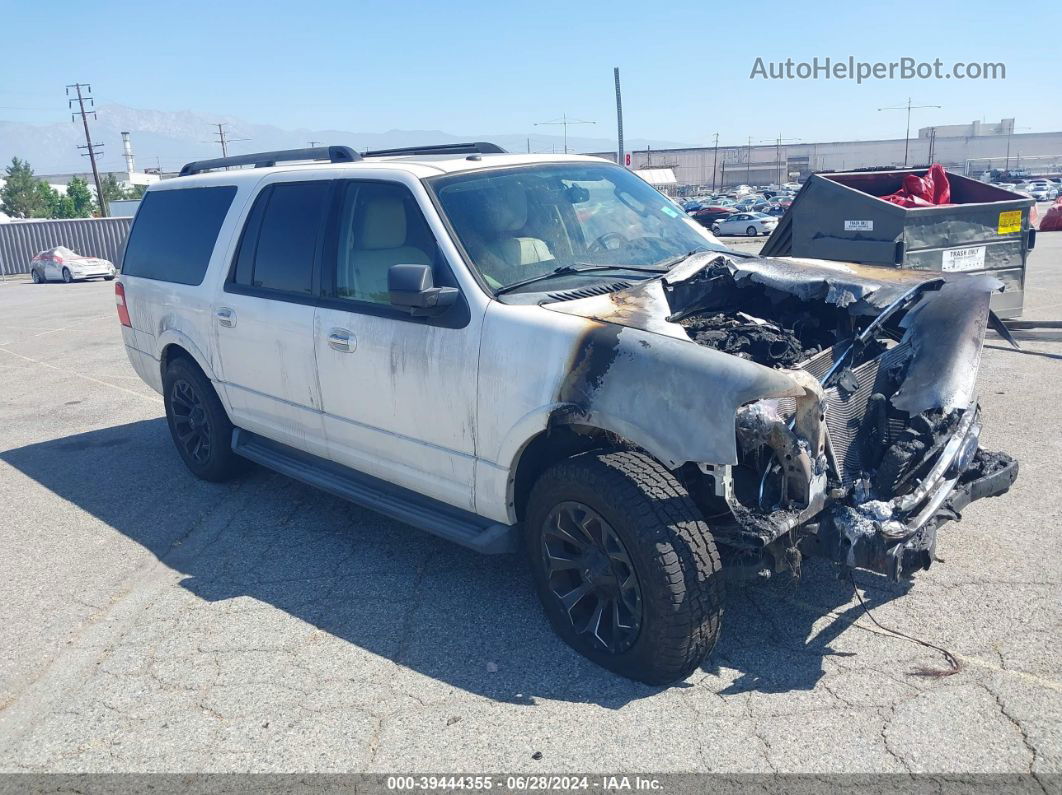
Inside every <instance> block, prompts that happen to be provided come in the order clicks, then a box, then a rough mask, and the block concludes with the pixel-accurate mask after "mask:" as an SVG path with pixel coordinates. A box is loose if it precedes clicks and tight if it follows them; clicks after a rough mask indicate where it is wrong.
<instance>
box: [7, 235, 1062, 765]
mask: <svg viewBox="0 0 1062 795" xmlns="http://www.w3.org/2000/svg"><path fill="white" fill-rule="evenodd" d="M762 242H763V239H762V238H758V239H750V240H748V241H747V242H744V243H742V244H741V248H742V249H744V250H750V249H751V250H758V248H759V246H760V245H762ZM1060 274H1062V234H1044V235H1041V236H1040V239H1039V241H1038V245H1037V248H1036V250H1035V251H1034V252H1033V254H1032V257H1031V260H1030V276H1029V283H1028V285H1027V292H1026V299H1025V304H1026V311H1025V316H1024V317H1025V319H1042V320H1055V319H1058V318H1060V317H1062V275H1060ZM1016 336H1017V337H1018V338H1019V340H1020V342H1021V345H1022V347H1023V352H1016V351H1014V350H1012V349H1011V348H1010V347H1009V346H1007V345H1006V343H1004V342H1002V341H1001V340H1000V339H999V338H998V337H995V336H994V335H990V336H989V338H988V340H987V342H986V348H985V353H984V358H983V362H982V373H981V381H980V383H981V392H980V394H981V403H982V406H983V409H984V420H985V430H984V435H983V436H982V439H983V442H984V444H985V446H987V447H989V448H990V449H1003V450H1006V451H1008V452H1010V453H1011V454H1013V455H1014V456H1015V457H1017V458H1018V459H1019V460H1020V463H1021V473H1020V475H1019V478H1018V482H1017V484H1016V485H1015V487H1014V488H1013V489H1012V490H1011V491H1010V493H1008V494H1006V495H1004V496H1002V497H1000V498H996V499H992V500H984V501H981V502H978V503H976V504H974V505H972V506H971V507H970V508H969V509H968V511H967V512H966V515H965V516H964V518H963V521H962V522H961V524H955V525H949V526H947V527H946V528H945V529H944V531H943V532H942V534H941V538H940V542H939V546H938V554H939V556H940V558H941V559H942V562H939V563H937V564H935V565H934V566H933V567H932V569H931V570H930V571H929V572H925V573H923V574H921V575H919V576H918V577H917V578H916V580H915V581H914V583H913V584H911V585H910V586H907V585H901V584H893V583H890V582H887V581H883V580H881V579H878V578H875V577H873V576H870V575H862V576H857V578H856V582H857V584H858V587H859V589H860V593H861V594H862V595H863V598H864V599H865V600H866V603H867V605H868V606H869V607H870V609H871V610H872V612H873V615H874V617H875V618H876V619H877V621H879V622H880V623H881V624H882V625H884V626H886V627H894V628H896V629H898V630H900V631H902V632H904V633H907V634H910V635H913V636H916V637H918V638H921V639H924V640H926V641H928V642H931V643H934V644H937V645H941V646H944V647H946V648H947V649H949V650H950V651H951V652H953V653H954V654H955V655H956V656H957V657H958V658H959V660H960V662H961V664H962V670H961V671H960V672H959V673H958V674H955V675H953V676H946V677H937V676H926V675H922V674H919V673H918V671H919V669H924V668H931V669H941V668H942V667H943V665H944V663H943V660H942V659H941V656H940V654H939V653H938V652H935V651H933V650H931V649H928V648H925V647H922V646H919V645H916V644H914V643H912V642H910V641H908V640H903V639H899V638H897V637H895V636H892V635H890V634H889V633H888V632H886V631H884V630H882V629H880V628H879V627H878V626H875V625H874V624H873V623H871V621H870V620H869V619H868V617H867V616H866V615H865V613H864V611H863V608H862V607H861V606H860V604H859V602H858V601H857V600H856V598H855V597H854V596H853V594H852V592H851V587H850V585H849V583H848V582H847V580H840V579H838V578H837V576H836V573H835V571H834V570H833V569H832V568H831V567H829V566H827V565H824V564H818V563H814V562H809V563H807V564H806V565H805V566H804V570H803V576H802V578H801V579H800V580H799V581H792V580H789V579H787V578H777V579H775V580H774V581H772V582H770V583H768V584H766V585H764V586H760V587H751V588H746V589H742V590H732V591H731V592H730V594H729V601H728V604H727V612H726V614H725V617H724V629H723V634H722V638H721V640H720V643H719V645H718V647H717V648H716V650H715V652H714V653H713V655H712V656H711V658H710V660H709V663H708V664H707V665H706V666H705V667H704V668H703V670H701V671H699V672H697V673H696V674H695V675H694V676H692V677H691V678H690V679H689V680H688V681H687V682H685V683H684V684H683V685H680V686H677V687H671V688H663V689H657V688H650V687H647V686H644V685H640V684H635V683H632V682H630V681H627V680H623V679H620V678H617V677H616V676H614V675H611V674H609V673H607V672H605V671H604V670H602V669H600V668H598V667H596V666H594V665H593V664H591V663H589V662H588V661H587V660H585V659H583V658H582V657H580V656H578V655H577V654H576V653H575V652H573V651H572V650H571V649H569V648H568V647H567V646H565V645H564V644H563V643H562V642H561V641H560V640H559V639H558V638H557V637H556V636H555V635H554V634H553V632H552V631H551V630H550V629H549V627H548V625H547V623H546V620H545V618H544V616H543V614H542V612H541V610H540V608H539V606H538V603H537V601H536V599H535V597H534V595H533V593H532V588H531V583H530V577H529V573H528V571H527V570H526V567H525V565H524V563H523V561H522V560H521V559H520V558H519V557H516V556H499V557H489V558H484V557H480V556H477V555H475V554H474V553H471V552H468V551H466V550H464V549H461V548H458V547H455V546H451V545H449V544H447V543H445V542H443V541H440V540H438V539H436V538H433V537H431V536H428V535H426V534H423V533H420V532H418V531H416V530H413V529H411V528H409V527H406V526H404V525H402V524H400V523H397V522H394V521H391V520H389V519H386V518H383V517H381V516H379V515H376V514H374V513H371V512H368V511H364V510H362V509H360V508H358V507H356V506H353V505H350V504H348V503H344V502H341V501H339V500H337V499H334V498H332V497H331V496H328V495H326V494H323V493H321V492H318V491H314V490H312V489H309V488H307V487H304V486H302V485H300V484H298V483H296V482H294V481H291V480H288V479H287V478H285V477H282V476H280V475H276V474H271V473H269V472H267V471H264V470H260V469H259V470H254V471H252V472H251V473H250V474H249V475H247V476H246V477H244V478H243V479H242V480H240V481H238V482H234V483H229V484H224V485H214V484H208V483H204V482H200V481H197V480H195V479H194V478H193V477H192V476H191V475H190V474H189V473H188V472H187V470H186V469H185V467H184V466H183V465H182V464H181V462H180V460H179V458H178V456H177V454H176V452H175V451H174V448H173V446H172V444H171V442H170V438H169V433H168V430H167V427H166V423H165V420H164V418H163V410H162V401H161V399H160V398H159V396H158V395H156V394H155V393H154V392H152V391H151V390H150V389H149V388H148V387H146V386H145V385H144V384H143V383H142V382H141V381H140V380H139V378H137V377H136V376H135V374H134V373H133V371H132V369H131V367H130V366H129V364H128V362H127V361H126V357H125V352H124V350H123V348H122V342H121V335H120V333H119V327H118V323H117V320H116V317H115V310H114V297H113V286H112V284H110V283H104V282H93V283H76V284H70V285H65V284H49V285H39V286H38V285H32V284H30V283H29V282H28V281H26V280H17V281H12V280H8V281H7V282H5V283H3V284H0V515H2V516H3V521H2V523H0V549H2V550H3V554H2V555H0V621H2V625H3V637H4V647H5V653H3V654H0V769H2V770H6V771H45V770H47V771H193V770H194V771H248V770H252V771H355V770H357V771H364V770H370V771H402V772H411V771H435V772H444V771H455V772H457V771H461V772H476V771H535V772H546V771H550V772H577V771H578V772H590V771H596V772H614V771H624V772H634V771H646V772H664V771H723V772H743V771H753V772H761V771H762V772H771V771H784V772H801V771H809V772H816V773H824V772H837V771H844V772H878V771H881V772H901V773H902V772H925V771H930V772H958V771H978V772H981V771H984V772H1028V771H1030V770H1031V771H1033V772H1039V773H1044V772H1062V661H1060V657H1059V654H1058V649H1059V637H1060V619H1062V543H1059V528H1060V525H1062V508H1060V494H1059V488H1058V482H1059V461H1062V433H1060V432H1059V426H1060V423H1062V415H1060V411H1059V406H1060V405H1062V331H1059V330H1058V329H1054V330H1029V331H1022V332H1018V333H1017V334H1016Z"/></svg>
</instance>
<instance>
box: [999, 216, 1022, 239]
mask: <svg viewBox="0 0 1062 795" xmlns="http://www.w3.org/2000/svg"><path fill="white" fill-rule="evenodd" d="M1020 231H1021V210H1007V211H1006V212H1004V213H1000V214H999V234H1001V235H1010V234H1013V233H1014V232H1020Z"/></svg>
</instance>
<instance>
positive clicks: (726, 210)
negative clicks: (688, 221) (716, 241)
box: [682, 183, 800, 237]
mask: <svg viewBox="0 0 1062 795" xmlns="http://www.w3.org/2000/svg"><path fill="white" fill-rule="evenodd" d="M799 188H800V186H799V185H796V184H793V183H787V184H785V185H782V186H777V185H775V186H766V187H759V188H752V187H750V186H748V185H739V186H738V187H737V188H735V189H734V190H733V191H730V192H727V193H722V194H719V193H717V194H712V195H708V196H703V197H697V198H692V199H687V200H686V201H685V202H684V203H683V205H682V206H683V209H685V210H686V212H687V213H688V214H689V215H690V217H691V218H693V219H694V220H695V221H697V222H698V223H699V224H701V225H702V226H706V227H708V228H709V229H711V230H712V231H713V232H715V233H716V234H724V235H729V234H736V235H748V236H750V237H751V236H753V235H758V234H770V233H771V231H773V229H774V227H775V226H777V222H778V219H779V218H780V217H781V216H783V215H785V212H786V210H788V209H789V206H790V205H791V204H792V203H793V199H794V197H795V196H796V191H797V190H799ZM768 221H769V222H770V223H767V222H768ZM717 226H718V231H717Z"/></svg>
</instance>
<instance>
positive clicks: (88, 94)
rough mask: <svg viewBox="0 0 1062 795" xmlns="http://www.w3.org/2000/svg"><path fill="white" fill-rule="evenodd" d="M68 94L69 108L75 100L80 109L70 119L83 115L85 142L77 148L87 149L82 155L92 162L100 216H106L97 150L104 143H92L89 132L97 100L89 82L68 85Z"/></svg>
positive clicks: (105, 199) (105, 200)
mask: <svg viewBox="0 0 1062 795" xmlns="http://www.w3.org/2000/svg"><path fill="white" fill-rule="evenodd" d="M83 88H84V89H85V93H84V94H82V93H81V89H83ZM70 89H74V90H75V91H76V92H77V99H76V100H74V99H70V98H69V97H70ZM66 95H67V97H68V99H67V100H66V105H67V107H68V108H72V107H73V106H74V102H75V101H76V102H77V106H78V110H77V112H76V113H71V114H70V120H71V121H74V120H75V119H76V117H77V116H80V117H81V125H82V126H83V127H84V128H85V143H84V145H83V146H78V147H77V148H78V149H84V150H85V151H84V152H82V153H81V155H82V157H84V156H86V155H87V156H88V159H89V162H90V163H92V179H93V181H94V182H95V183H96V201H97V202H98V203H99V205H100V216H101V217H103V218H106V217H107V198H106V197H105V196H104V195H103V183H102V182H100V171H99V169H98V168H97V167H96V155H97V154H102V152H99V153H98V152H97V151H96V150H97V149H100V150H102V148H103V144H94V143H92V136H91V135H90V134H89V126H88V114H90V113H91V114H92V118H93V119H95V118H97V117H96V111H95V110H94V109H93V108H94V106H95V102H94V101H93V99H92V86H90V85H89V84H88V83H73V84H71V85H69V86H67V87H66ZM86 100H87V101H88V103H89V107H88V110H86V109H85V101H86Z"/></svg>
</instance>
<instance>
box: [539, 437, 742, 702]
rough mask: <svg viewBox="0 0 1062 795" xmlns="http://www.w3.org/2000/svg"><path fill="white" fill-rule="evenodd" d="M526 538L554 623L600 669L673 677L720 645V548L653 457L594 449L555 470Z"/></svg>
mask: <svg viewBox="0 0 1062 795" xmlns="http://www.w3.org/2000/svg"><path fill="white" fill-rule="evenodd" d="M524 535H525V542H526V545H527V553H528V556H529V560H530V563H531V569H532V572H533V575H534V579H535V585H536V588H537V590H538V595H539V598H540V599H541V601H542V605H543V607H544V609H545V612H546V615H547V617H548V618H549V620H550V623H551V624H552V626H553V628H554V630H555V631H556V632H557V634H559V635H560V636H561V638H562V639H564V641H565V642H567V643H568V644H569V645H570V646H572V648H574V649H575V650H576V651H578V652H579V653H580V654H583V655H584V656H586V657H588V658H589V659H591V660H593V661H594V662H596V663H598V664H599V665H601V666H603V667H605V668H608V669H609V670H611V671H615V672H616V673H619V674H621V675H623V676H626V677H629V678H631V679H637V680H639V681H642V682H646V683H648V684H655V685H661V684H669V683H672V682H675V681H678V680H681V679H684V678H686V677H687V676H689V674H690V673H692V672H693V671H694V669H696V668H697V666H698V665H700V663H701V661H702V660H703V659H704V658H705V657H706V656H707V654H708V652H710V651H711V649H712V647H713V646H714V645H715V641H716V638H717V636H718V633H719V622H720V618H721V616H722V584H721V582H720V579H721V573H720V563H719V555H718V553H717V551H716V548H715V543H714V542H713V540H712V537H711V533H710V531H709V530H708V526H707V525H706V524H705V522H704V519H703V518H702V517H701V515H700V512H699V511H698V510H697V507H696V506H695V505H694V504H693V502H692V500H691V499H690V497H689V495H688V494H687V493H686V490H685V489H684V488H683V487H682V485H681V484H680V483H679V482H678V481H677V480H676V479H675V477H674V476H673V475H672V474H671V473H670V472H669V471H668V470H667V469H665V468H664V467H662V466H661V465H660V464H658V463H657V462H656V461H655V460H654V459H652V458H651V457H650V456H648V455H646V454H644V453H639V452H633V451H620V452H610V453H587V454H585V455H581V456H577V457H575V458H572V459H569V460H567V461H563V462H561V463H559V464H557V465H555V466H554V467H552V468H551V469H549V470H547V471H546V472H545V473H544V474H543V475H542V476H541V477H540V478H539V480H538V482H537V483H536V484H535V486H534V488H533V489H532V492H531V496H530V500H529V502H528V509H527V517H526V522H525V533H524Z"/></svg>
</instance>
